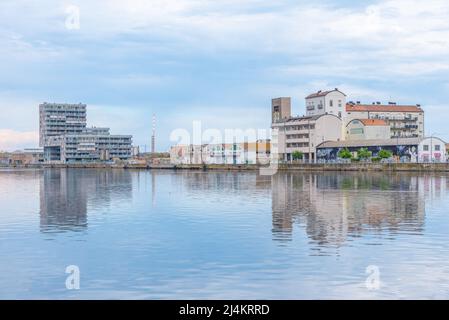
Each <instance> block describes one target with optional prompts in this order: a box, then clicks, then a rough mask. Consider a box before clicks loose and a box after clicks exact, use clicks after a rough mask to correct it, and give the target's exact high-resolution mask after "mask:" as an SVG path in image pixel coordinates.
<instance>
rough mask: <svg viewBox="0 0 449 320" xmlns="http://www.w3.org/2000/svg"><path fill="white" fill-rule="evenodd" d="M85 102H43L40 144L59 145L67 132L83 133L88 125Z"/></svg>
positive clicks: (40, 111) (46, 145)
mask: <svg viewBox="0 0 449 320" xmlns="http://www.w3.org/2000/svg"><path fill="white" fill-rule="evenodd" d="M86 109H87V106H86V105H85V104H81V103H80V104H61V103H47V102H45V103H43V104H41V105H39V145H40V147H48V146H59V145H60V143H61V141H60V138H61V136H63V135H66V134H77V133H81V132H82V131H83V130H84V129H85V128H86V127H87V113H86Z"/></svg>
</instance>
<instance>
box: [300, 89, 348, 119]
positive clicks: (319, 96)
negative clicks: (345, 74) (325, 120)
mask: <svg viewBox="0 0 449 320" xmlns="http://www.w3.org/2000/svg"><path fill="white" fill-rule="evenodd" d="M345 106H346V95H345V94H344V93H343V92H341V91H339V90H338V88H335V89H334V90H331V91H318V92H316V93H313V94H311V95H308V96H307V97H306V111H307V113H306V115H307V116H317V115H322V114H332V115H334V116H337V117H339V118H346V109H345Z"/></svg>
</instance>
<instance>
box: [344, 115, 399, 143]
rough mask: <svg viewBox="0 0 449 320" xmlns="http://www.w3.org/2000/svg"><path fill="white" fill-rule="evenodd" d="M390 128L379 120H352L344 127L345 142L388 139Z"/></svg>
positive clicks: (383, 121)
mask: <svg viewBox="0 0 449 320" xmlns="http://www.w3.org/2000/svg"><path fill="white" fill-rule="evenodd" d="M390 137H391V130H390V126H389V125H388V123H387V122H386V121H385V120H381V119H354V120H351V121H350V122H349V123H348V124H347V125H346V140H374V139H390Z"/></svg>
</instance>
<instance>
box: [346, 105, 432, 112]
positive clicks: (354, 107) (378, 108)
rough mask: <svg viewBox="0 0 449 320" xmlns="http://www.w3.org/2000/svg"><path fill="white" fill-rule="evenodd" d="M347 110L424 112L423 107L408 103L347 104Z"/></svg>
mask: <svg viewBox="0 0 449 320" xmlns="http://www.w3.org/2000/svg"><path fill="white" fill-rule="evenodd" d="M346 111H347V112H352V111H355V112H357V111H358V112H424V111H423V109H421V107H418V106H412V105H410V106H407V105H382V104H347V105H346Z"/></svg>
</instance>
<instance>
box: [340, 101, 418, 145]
mask: <svg viewBox="0 0 449 320" xmlns="http://www.w3.org/2000/svg"><path fill="white" fill-rule="evenodd" d="M354 119H380V120H384V121H386V122H387V123H388V125H389V126H390V130H391V138H422V137H424V110H423V109H422V108H421V107H420V106H419V105H396V104H395V103H390V104H388V105H382V104H380V102H376V103H373V104H371V105H370V104H360V103H351V102H350V103H348V104H347V105H346V120H345V122H346V124H347V123H349V122H350V121H351V120H354Z"/></svg>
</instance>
